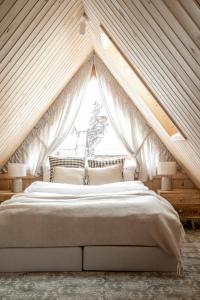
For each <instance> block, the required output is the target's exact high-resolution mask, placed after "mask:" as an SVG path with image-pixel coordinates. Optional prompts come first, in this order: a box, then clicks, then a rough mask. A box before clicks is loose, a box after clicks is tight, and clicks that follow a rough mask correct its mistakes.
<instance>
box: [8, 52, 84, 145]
mask: <svg viewBox="0 0 200 300" xmlns="http://www.w3.org/2000/svg"><path fill="white" fill-rule="evenodd" d="M86 49H87V48H86ZM73 55H74V52H71V55H70V59H71V58H73ZM75 57H76V58H77V56H76V53H75ZM73 65H75V64H74V61H73V62H70V64H69V61H68V60H66V61H65V62H64V61H61V62H60V63H59V65H57V68H56V70H55V73H52V74H51V80H52V82H53V84H50V87H49V88H47V87H46V82H44V80H43V86H42V90H40V91H39V90H38V91H37V95H36V98H35V100H34V103H33V105H32V109H33V110H34V109H36V108H38V109H41V107H42V106H41V104H42V103H43V102H44V101H45V102H46V99H51V98H48V93H49V92H50V90H51V89H52V88H53V87H54V84H55V82H59V78H60V76H62V75H63V74H64V75H65V77H66V74H67V75H68V73H69V71H70V67H71V66H73ZM75 66H76V65H75ZM65 71H66V72H65ZM67 71H68V72H67ZM46 78H47V79H46V80H49V77H46ZM55 78H56V80H54V79H55ZM52 82H51V83H52ZM44 91H46V94H43V93H44ZM51 92H52V91H51ZM30 104H32V103H27V105H30ZM43 104H44V103H43ZM23 107H26V105H25V106H23V105H21V108H23ZM30 113H31V109H30V107H29V109H27V107H26V109H25V110H24V111H23V112H22V111H19V114H20V115H23V116H24V117H25V115H26V114H30ZM14 117H16V116H14ZM29 117H30V115H29ZM20 120H22V122H23V120H24V118H22V119H19V118H17V119H16V124H17V123H20ZM13 121H14V120H13V119H12V117H10V118H8V119H7V120H6V124H7V127H6V128H5V131H7V130H8V128H9V124H10V128H13V126H12V125H13ZM5 131H2V132H3V133H4V132H5ZM5 142H6V141H5Z"/></svg>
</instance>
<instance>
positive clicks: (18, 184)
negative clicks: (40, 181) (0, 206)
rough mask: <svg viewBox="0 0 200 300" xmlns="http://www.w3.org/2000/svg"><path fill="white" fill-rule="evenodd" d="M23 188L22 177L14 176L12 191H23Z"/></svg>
mask: <svg viewBox="0 0 200 300" xmlns="http://www.w3.org/2000/svg"><path fill="white" fill-rule="evenodd" d="M22 190H23V183H22V179H21V178H14V179H13V181H12V192H13V193H21V192H22Z"/></svg>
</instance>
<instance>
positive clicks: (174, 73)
mask: <svg viewBox="0 0 200 300" xmlns="http://www.w3.org/2000/svg"><path fill="white" fill-rule="evenodd" d="M124 5H125V4H124ZM124 5H123V3H122V2H121V6H122V8H123V7H124ZM126 5H128V2H126ZM128 8H129V9H128V10H127V11H126V13H127V14H126V18H128V15H129V18H130V19H128V20H127V21H128V22H129V23H130V22H131V18H132V20H134V23H133V26H132V30H133V32H134V30H136V33H135V34H136V36H138V37H140V36H141V34H142V39H143V41H146V42H148V43H149V45H148V44H146V47H147V48H148V49H149V50H151V49H154V50H155V51H156V53H157V55H158V58H159V60H162V61H161V64H162V67H164V66H166V68H165V70H168V72H167V71H165V72H167V73H168V74H169V71H170V74H169V76H170V79H171V81H172V82H176V80H177V81H178V83H179V84H180V85H181V87H182V88H183V89H184V91H185V93H187V95H188V96H189V97H190V99H191V100H192V101H193V102H194V104H195V105H197V106H198V105H199V100H198V98H197V97H196V96H195V95H194V94H193V89H190V88H189V87H188V75H187V74H186V75H187V76H185V75H184V72H183V70H180V72H178V70H179V69H180V66H179V65H177V62H176V61H174V60H173V56H170V53H169V51H168V49H165V48H163V47H162V45H160V44H159V42H158V43H156V39H155V38H154V35H155V34H156V33H154V32H153V31H152V32H151V39H149V33H147V32H146V29H145V27H143V26H144V24H145V20H144V19H142V16H140V15H139V16H138V15H137V14H136V15H134V18H133V15H132V13H134V12H135V13H136V12H137V8H135V9H134V10H133V11H132V10H131V7H128ZM123 12H125V9H124V10H123ZM138 17H139V19H137V18H138ZM141 19H142V22H141ZM137 29H138V30H139V31H138V30H137ZM140 32H141V34H140ZM152 55H153V57H154V58H155V54H152ZM167 57H171V59H172V64H171V63H170V62H169V60H168V59H167ZM179 73H180V74H181V76H180V75H179ZM189 80H190V79H189ZM181 87H179V86H177V88H178V90H179V92H181V93H182V88H181ZM198 95H199V92H198ZM183 97H184V95H183Z"/></svg>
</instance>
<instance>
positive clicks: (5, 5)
mask: <svg viewBox="0 0 200 300" xmlns="http://www.w3.org/2000/svg"><path fill="white" fill-rule="evenodd" d="M16 2H17V0H9V1H7V0H4V1H2V2H1V7H0V23H1V21H2V20H3V18H4V17H5V16H6V14H7V13H8V12H9V10H10V9H11V8H12V6H13V5H15V3H16Z"/></svg>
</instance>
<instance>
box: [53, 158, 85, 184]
mask: <svg viewBox="0 0 200 300" xmlns="http://www.w3.org/2000/svg"><path fill="white" fill-rule="evenodd" d="M49 164H50V181H51V182H52V181H53V176H54V167H56V166H60V167H65V168H85V159H84V158H81V157H62V158H60V157H55V156H49Z"/></svg>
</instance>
